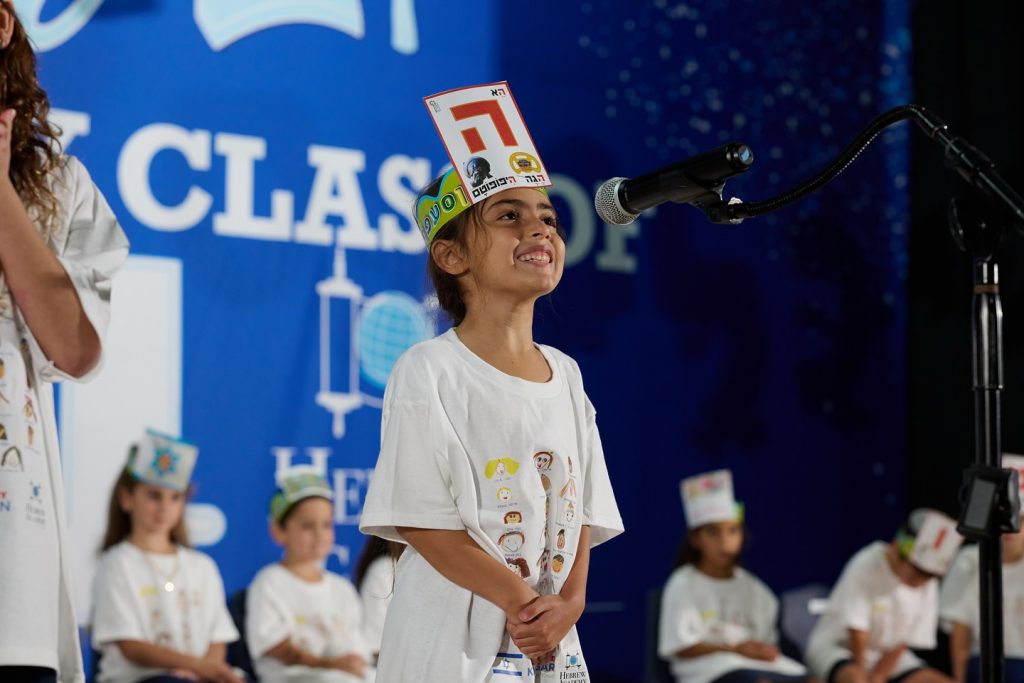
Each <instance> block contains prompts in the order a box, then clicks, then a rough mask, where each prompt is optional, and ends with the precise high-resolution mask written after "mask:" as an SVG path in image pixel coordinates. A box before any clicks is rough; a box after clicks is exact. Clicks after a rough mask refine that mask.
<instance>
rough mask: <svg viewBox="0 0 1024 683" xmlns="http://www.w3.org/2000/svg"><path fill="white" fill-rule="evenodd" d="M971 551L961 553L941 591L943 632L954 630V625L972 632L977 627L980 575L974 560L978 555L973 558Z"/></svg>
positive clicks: (940, 613)
mask: <svg viewBox="0 0 1024 683" xmlns="http://www.w3.org/2000/svg"><path fill="white" fill-rule="evenodd" d="M971 550H972V548H965V549H963V550H961V551H960V554H958V555H957V558H956V561H955V562H953V566H952V567H951V568H950V570H949V573H948V574H946V577H945V579H943V581H942V586H941V588H940V589H939V619H940V624H941V626H942V630H943V631H945V632H947V633H949V632H951V631H952V630H953V624H963V625H964V626H967V627H968V628H970V629H971V630H972V631H973V630H974V629H975V627H976V624H975V623H974V621H975V619H974V616H975V614H976V611H977V601H978V589H977V580H978V574H977V563H976V561H975V559H974V558H976V557H977V555H976V554H975V555H974V556H973V557H972V554H971ZM972 603H973V607H974V609H972Z"/></svg>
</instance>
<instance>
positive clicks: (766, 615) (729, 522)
mask: <svg viewBox="0 0 1024 683" xmlns="http://www.w3.org/2000/svg"><path fill="white" fill-rule="evenodd" d="M681 490H682V495H683V507H684V509H685V511H686V522H687V526H688V530H687V532H686V536H685V537H684V539H683V543H682V545H681V546H680V551H679V557H678V558H677V560H676V567H677V569H676V570H675V571H674V572H673V573H672V576H671V577H670V578H669V580H668V584H667V585H666V586H665V590H664V591H663V592H662V596H661V622H660V626H659V629H658V654H659V655H660V656H661V657H662V658H663V659H667V660H669V662H670V664H671V669H672V674H673V675H674V676H675V678H676V680H677V681H687V682H689V683H708V682H710V681H715V682H716V683H755V682H756V681H801V680H804V679H805V678H806V671H805V670H804V668H803V666H801V665H800V664H798V663H797V662H794V661H793V660H791V659H788V658H786V657H783V656H782V655H780V654H779V650H778V647H777V646H776V643H777V642H778V633H777V631H776V628H775V624H776V618H777V616H778V611H779V601H778V600H777V599H776V597H775V596H774V595H773V594H772V592H771V590H769V589H768V587H767V586H765V585H764V584H763V583H761V581H759V580H758V579H757V577H756V576H754V575H753V574H751V573H749V572H747V571H746V570H744V569H743V568H742V567H740V566H739V558H740V551H741V550H742V548H743V539H744V536H745V530H744V528H743V522H742V508H741V507H740V506H739V504H738V503H736V501H735V499H734V498H733V489H732V475H731V474H730V473H729V471H728V470H719V471H717V472H710V473H707V474H701V475H697V476H695V477H691V478H689V479H686V480H684V481H683V482H682V485H681Z"/></svg>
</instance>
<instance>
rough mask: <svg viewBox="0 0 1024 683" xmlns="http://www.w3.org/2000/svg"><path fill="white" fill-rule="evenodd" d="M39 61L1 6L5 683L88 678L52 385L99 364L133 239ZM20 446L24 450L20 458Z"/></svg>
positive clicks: (0, 611)
mask: <svg viewBox="0 0 1024 683" xmlns="http://www.w3.org/2000/svg"><path fill="white" fill-rule="evenodd" d="M49 111H50V105H49V100H48V99H47V96H46V93H45V92H44V91H43V90H42V88H40V86H39V83H38V81H37V80H36V61H35V55H34V54H33V53H32V47H31V45H30V44H29V40H28V37H27V35H26V34H25V29H24V28H23V27H22V25H21V23H20V22H19V21H18V18H17V15H16V14H15V12H14V7H13V5H12V4H11V2H10V0H0V363H2V365H0V369H2V372H0V451H2V453H3V456H2V458H0V459H2V461H3V462H2V464H0V492H2V496H3V498H4V507H5V508H6V506H7V505H10V509H11V510H12V511H16V514H4V519H3V523H0V569H2V571H3V576H4V580H3V581H2V582H0V606H2V607H0V680H2V681H5V683H6V682H12V683H18V682H19V681H55V680H57V679H58V678H59V680H61V681H76V680H81V677H82V675H83V672H82V658H81V651H80V649H79V645H78V627H77V620H76V619H75V616H74V614H73V612H72V602H71V594H70V588H69V587H70V585H71V583H70V572H69V566H68V564H69V560H68V558H67V552H66V544H67V528H66V526H65V521H64V493H63V490H62V479H61V467H60V462H61V461H60V454H59V452H58V444H57V430H56V420H55V417H54V407H53V391H52V388H51V383H52V382H55V381H58V380H61V379H74V380H76V381H86V380H88V379H90V378H91V377H92V376H93V375H94V373H95V372H96V368H98V366H99V360H100V356H101V350H102V347H103V343H102V342H103V337H104V334H105V332H106V328H107V321H108V319H109V316H110V289H111V279H112V277H113V274H114V272H115V271H116V270H117V269H118V268H119V267H120V265H121V263H122V262H123V261H124V259H125V257H126V256H127V254H128V241H127V239H126V238H125V236H124V233H123V232H122V230H121V228H120V226H118V224H117V220H116V219H115V218H114V215H113V213H112V212H111V210H110V207H109V206H107V203H106V201H105V200H104V199H103V196H102V195H101V194H100V192H99V190H98V189H96V186H95V185H94V184H93V182H92V180H91V179H90V178H89V174H88V172H86V170H85V168H84V167H83V166H82V164H81V163H80V162H79V161H78V160H77V159H75V158H73V157H70V156H63V155H62V154H61V153H60V146H59V145H58V144H57V130H56V128H55V127H54V126H53V124H52V123H51V122H50V120H49ZM12 449H13V450H12Z"/></svg>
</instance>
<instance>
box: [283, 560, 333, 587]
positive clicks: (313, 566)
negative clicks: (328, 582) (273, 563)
mask: <svg viewBox="0 0 1024 683" xmlns="http://www.w3.org/2000/svg"><path fill="white" fill-rule="evenodd" d="M281 566H282V567H284V568H285V569H287V570H288V571H289V572H291V573H292V574H294V575H295V576H297V577H299V578H300V579H302V580H303V581H308V582H310V583H318V582H319V581H320V580H321V579H323V577H324V571H323V569H322V568H321V567H320V564H319V563H318V562H315V561H313V560H293V559H290V558H289V557H288V556H287V555H285V557H284V559H283V560H281Z"/></svg>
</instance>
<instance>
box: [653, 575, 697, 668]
mask: <svg viewBox="0 0 1024 683" xmlns="http://www.w3.org/2000/svg"><path fill="white" fill-rule="evenodd" d="M687 593H688V585H687V580H686V576H685V575H684V574H683V573H682V572H681V571H677V572H676V573H674V574H673V575H672V576H671V577H670V578H669V580H668V583H667V584H666V585H665V590H664V591H662V593H661V615H660V617H659V620H658V656H659V657H661V658H662V659H668V658H670V657H672V656H673V655H675V654H676V653H677V652H679V651H680V650H685V649H687V648H689V647H693V646H694V645H697V644H698V643H701V642H704V640H705V639H706V638H707V627H706V626H705V625H704V620H703V619H702V618H701V615H700V610H699V609H698V607H697V605H696V603H695V602H694V601H693V599H692V598H690V596H688V594H687Z"/></svg>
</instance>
